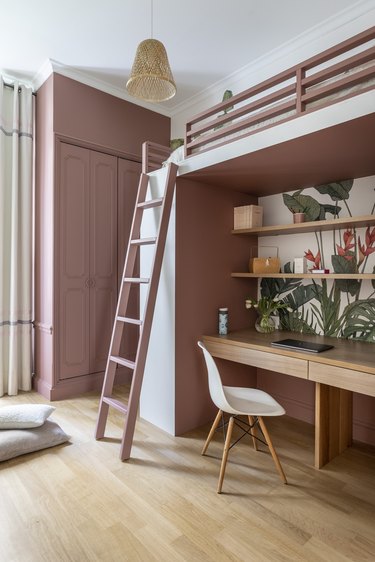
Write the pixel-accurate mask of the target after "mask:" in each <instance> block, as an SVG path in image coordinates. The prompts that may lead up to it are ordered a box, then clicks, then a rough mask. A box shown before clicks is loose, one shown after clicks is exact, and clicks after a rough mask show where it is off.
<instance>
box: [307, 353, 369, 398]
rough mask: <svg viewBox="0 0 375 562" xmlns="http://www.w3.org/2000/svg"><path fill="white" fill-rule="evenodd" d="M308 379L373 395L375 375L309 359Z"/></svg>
mask: <svg viewBox="0 0 375 562" xmlns="http://www.w3.org/2000/svg"><path fill="white" fill-rule="evenodd" d="M309 379H310V380H311V381H315V382H321V383H323V384H327V385H329V386H337V387H338V388H343V389H345V390H352V391H353V392H359V393H360V394H367V395H368V396H375V375H371V374H369V373H363V372H361V371H354V370H353V369H344V368H343V367H334V366H333V365H324V364H322V363H314V362H313V361H310V365H309Z"/></svg>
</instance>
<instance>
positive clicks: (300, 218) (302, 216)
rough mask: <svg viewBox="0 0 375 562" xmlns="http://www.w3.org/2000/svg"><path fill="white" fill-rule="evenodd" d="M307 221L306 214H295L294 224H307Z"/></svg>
mask: <svg viewBox="0 0 375 562" xmlns="http://www.w3.org/2000/svg"><path fill="white" fill-rule="evenodd" d="M305 220H306V215H305V213H293V222H294V223H300V222H305Z"/></svg>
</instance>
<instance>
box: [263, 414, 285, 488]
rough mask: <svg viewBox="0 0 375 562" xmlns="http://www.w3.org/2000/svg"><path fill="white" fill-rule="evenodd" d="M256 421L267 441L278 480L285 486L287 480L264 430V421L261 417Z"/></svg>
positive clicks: (269, 438)
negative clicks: (278, 476)
mask: <svg viewBox="0 0 375 562" xmlns="http://www.w3.org/2000/svg"><path fill="white" fill-rule="evenodd" d="M258 420H259V425H260V428H261V430H262V432H263V435H264V438H265V440H266V441H267V445H268V447H269V449H270V452H271V455H272V458H273V460H274V463H275V465H276V468H277V470H278V472H279V474H280V478H281V480H282V481H283V482H284V484H287V480H286V477H285V474H284V471H283V469H282V466H281V464H280V461H279V457H278V456H277V453H276V451H275V449H274V446H273V445H272V441H271V437H270V434H269V433H268V430H267V428H266V426H265V423H264V421H263V418H261V417H260V416H259V417H258Z"/></svg>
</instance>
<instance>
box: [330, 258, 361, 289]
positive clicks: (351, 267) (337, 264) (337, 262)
mask: <svg viewBox="0 0 375 562" xmlns="http://www.w3.org/2000/svg"><path fill="white" fill-rule="evenodd" d="M349 253H352V252H349ZM352 254H353V253H352ZM331 260H332V267H333V271H334V272H335V273H358V268H357V264H356V261H355V259H354V254H353V259H351V260H348V259H346V258H345V257H344V256H336V255H333V256H331ZM336 287H337V289H339V290H340V291H341V292H342V293H349V294H350V295H351V296H352V297H355V296H356V295H357V294H358V293H359V291H360V289H361V282H360V281H359V280H358V279H336Z"/></svg>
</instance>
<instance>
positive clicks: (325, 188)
mask: <svg viewBox="0 0 375 562" xmlns="http://www.w3.org/2000/svg"><path fill="white" fill-rule="evenodd" d="M352 186H353V180H343V181H337V182H332V183H327V184H324V185H318V186H315V189H316V190H317V191H319V193H321V194H322V195H329V196H330V198H331V199H332V200H333V201H343V200H344V199H349V191H350V190H351V188H352Z"/></svg>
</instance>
